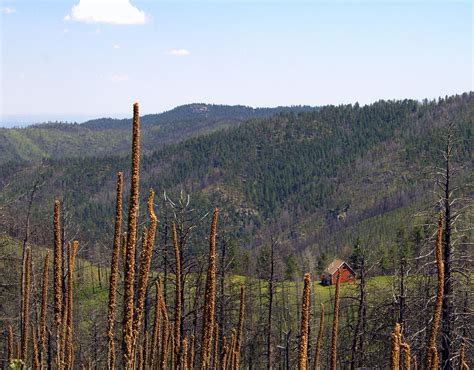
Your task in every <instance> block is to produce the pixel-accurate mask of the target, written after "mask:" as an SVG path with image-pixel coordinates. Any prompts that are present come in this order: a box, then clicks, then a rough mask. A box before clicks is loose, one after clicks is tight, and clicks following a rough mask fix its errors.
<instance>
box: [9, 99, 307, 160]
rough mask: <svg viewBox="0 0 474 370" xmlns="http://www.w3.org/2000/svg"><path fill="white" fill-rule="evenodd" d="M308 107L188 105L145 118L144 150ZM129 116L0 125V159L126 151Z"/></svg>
mask: <svg viewBox="0 0 474 370" xmlns="http://www.w3.org/2000/svg"><path fill="white" fill-rule="evenodd" d="M314 109H315V108H311V107H307V106H295V107H277V108H250V107H245V106H227V105H209V104H188V105H183V106H180V107H177V108H175V109H172V110H170V111H167V112H164V113H160V114H148V115H144V116H142V117H141V124H142V129H143V135H142V136H143V139H142V145H143V149H144V151H145V152H146V151H152V150H156V149H158V148H159V147H161V146H163V145H164V144H170V143H176V142H179V141H181V140H184V139H186V138H189V137H192V136H196V135H200V134H204V133H210V132H213V131H215V130H218V129H222V128H225V127H232V126H236V125H239V124H241V123H242V122H245V121H248V120H251V119H258V118H266V117H270V116H272V115H274V114H277V113H281V112H289V111H293V112H305V111H310V110H314ZM130 125H131V119H113V118H99V119H93V120H89V121H86V122H84V123H81V124H72V123H44V124H37V125H32V126H28V127H25V128H11V129H7V128H0V163H5V162H7V161H10V160H25V161H32V160H33V161H35V160H36V161H37V160H39V159H42V158H64V157H82V156H97V155H110V154H114V155H116V154H126V153H128V150H129V145H128V143H129V141H130V137H131V136H130V135H131V133H130V129H129V128H130Z"/></svg>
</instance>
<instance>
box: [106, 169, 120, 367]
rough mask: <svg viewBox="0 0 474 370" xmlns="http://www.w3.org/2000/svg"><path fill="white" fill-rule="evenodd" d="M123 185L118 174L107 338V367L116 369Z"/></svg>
mask: <svg viewBox="0 0 474 370" xmlns="http://www.w3.org/2000/svg"><path fill="white" fill-rule="evenodd" d="M122 186H123V174H122V172H119V173H118V174H117V190H116V197H115V231H114V244H113V248H112V261H111V263H110V277H109V279H110V280H109V303H108V310H107V339H108V355H107V368H108V369H111V370H113V369H115V340H114V337H115V335H114V334H115V333H114V325H115V317H116V310H117V305H116V300H117V275H118V263H119V254H120V236H121V230H122Z"/></svg>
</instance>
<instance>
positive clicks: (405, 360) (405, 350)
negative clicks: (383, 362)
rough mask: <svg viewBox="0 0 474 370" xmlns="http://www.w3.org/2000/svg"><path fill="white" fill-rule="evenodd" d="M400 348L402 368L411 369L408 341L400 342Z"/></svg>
mask: <svg viewBox="0 0 474 370" xmlns="http://www.w3.org/2000/svg"><path fill="white" fill-rule="evenodd" d="M400 348H401V350H402V365H403V369H405V370H411V353H410V352H411V351H410V345H409V344H408V343H405V342H403V343H401V344H400Z"/></svg>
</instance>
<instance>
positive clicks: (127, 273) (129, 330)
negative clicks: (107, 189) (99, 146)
mask: <svg viewBox="0 0 474 370" xmlns="http://www.w3.org/2000/svg"><path fill="white" fill-rule="evenodd" d="M139 171H140V117H139V112H138V103H135V104H133V132H132V173H131V180H130V201H129V205H128V221H127V245H126V249H125V261H124V292H123V295H124V297H123V322H122V327H123V329H122V336H123V338H122V362H123V367H125V368H126V369H131V368H132V367H133V318H134V302H133V300H134V294H135V293H134V285H135V250H136V238H137V235H136V233H137V212H138V197H139V180H140V175H139Z"/></svg>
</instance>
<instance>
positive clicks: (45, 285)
mask: <svg viewBox="0 0 474 370" xmlns="http://www.w3.org/2000/svg"><path fill="white" fill-rule="evenodd" d="M48 273H49V251H48V252H47V253H46V256H45V257H44V265H43V285H42V288H41V315H40V340H41V352H43V351H44V348H45V346H46V311H47V308H48V307H47V304H48V279H49V276H48Z"/></svg>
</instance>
